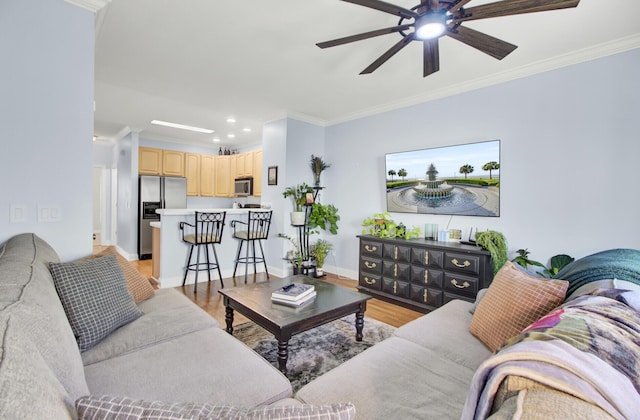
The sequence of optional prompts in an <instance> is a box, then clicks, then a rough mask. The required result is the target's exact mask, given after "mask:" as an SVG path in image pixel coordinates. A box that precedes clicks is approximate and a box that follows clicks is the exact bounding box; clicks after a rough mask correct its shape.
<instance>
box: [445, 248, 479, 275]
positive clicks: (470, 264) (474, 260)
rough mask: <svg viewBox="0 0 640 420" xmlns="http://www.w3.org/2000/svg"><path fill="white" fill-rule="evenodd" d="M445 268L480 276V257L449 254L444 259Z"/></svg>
mask: <svg viewBox="0 0 640 420" xmlns="http://www.w3.org/2000/svg"><path fill="white" fill-rule="evenodd" d="M444 268H445V269H446V270H453V271H461V272H465V273H469V274H475V275H478V274H480V257H479V256H477V255H467V254H456V253H453V252H447V254H446V255H445V257H444Z"/></svg>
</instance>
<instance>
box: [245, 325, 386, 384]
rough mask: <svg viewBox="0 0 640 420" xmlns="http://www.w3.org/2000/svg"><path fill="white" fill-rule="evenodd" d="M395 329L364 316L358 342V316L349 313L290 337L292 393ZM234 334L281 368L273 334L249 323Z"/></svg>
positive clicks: (288, 364)
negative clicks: (356, 325) (361, 334)
mask: <svg viewBox="0 0 640 420" xmlns="http://www.w3.org/2000/svg"><path fill="white" fill-rule="evenodd" d="M394 331H395V328H394V327H392V326H390V325H387V324H384V323H382V322H379V321H376V320H374V319H371V318H367V317H365V319H364V330H363V338H362V341H356V327H355V316H354V315H351V316H347V317H344V318H341V319H338V320H336V321H333V322H330V323H328V324H325V325H321V326H320V327H317V328H313V329H311V330H309V331H305V332H303V333H300V334H298V335H295V336H293V337H292V338H291V340H289V360H288V361H287V376H288V378H289V381H290V382H291V386H292V388H293V392H296V391H297V390H298V389H300V388H302V386H304V385H305V384H307V383H309V382H311V381H312V380H313V379H315V378H317V377H318V376H320V375H322V374H323V373H325V372H328V371H329V370H331V369H333V368H334V367H336V366H338V365H340V364H341V363H344V362H345V361H347V360H349V359H350V358H352V357H353V356H355V355H357V354H359V353H361V352H363V351H364V350H366V349H368V348H369V347H371V346H373V345H374V344H376V343H379V342H380V341H382V340H384V339H385V338H388V337H390V336H391V335H392V334H393V332H394ZM233 336H234V337H236V338H237V339H239V340H240V341H242V342H243V343H245V344H246V345H248V346H249V347H251V348H252V349H253V350H255V351H256V352H257V353H258V354H260V355H261V356H262V357H264V358H265V359H266V360H267V361H269V362H270V363H271V364H272V365H274V366H275V367H278V343H277V342H276V340H275V338H274V337H273V335H272V334H271V333H269V332H268V331H266V330H265V329H263V328H262V327H259V326H258V325H256V324H254V323H253V322H246V323H244V324H240V325H238V326H237V327H234V329H233Z"/></svg>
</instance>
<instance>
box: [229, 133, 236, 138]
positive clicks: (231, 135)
mask: <svg viewBox="0 0 640 420" xmlns="http://www.w3.org/2000/svg"><path fill="white" fill-rule="evenodd" d="M227 137H229V138H230V139H234V138H236V135H235V134H233V133H231V134H227Z"/></svg>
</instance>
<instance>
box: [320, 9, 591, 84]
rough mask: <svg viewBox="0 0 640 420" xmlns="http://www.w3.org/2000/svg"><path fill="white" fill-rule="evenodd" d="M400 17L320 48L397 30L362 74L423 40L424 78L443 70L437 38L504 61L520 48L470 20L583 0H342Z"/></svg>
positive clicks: (513, 13)
mask: <svg viewBox="0 0 640 420" xmlns="http://www.w3.org/2000/svg"><path fill="white" fill-rule="evenodd" d="M342 1H345V2H347V3H353V4H358V5H360V6H364V7H369V8H371V9H375V10H379V11H381V12H385V13H390V14H392V15H396V16H399V17H400V20H399V21H398V23H397V25H396V26H391V27H388V28H382V29H377V30H375V31H370V32H364V33H361V34H357V35H351V36H347V37H344V38H338V39H334V40H331V41H326V42H319V43H317V44H316V45H317V46H318V47H320V48H328V47H335V46H337V45H343V44H348V43H351V42H355V41H360V40H363V39H367V38H373V37H376V36H380V35H386V34H390V33H394V32H397V33H399V34H400V35H401V36H402V39H400V41H398V42H397V43H396V44H395V45H393V46H392V47H391V48H389V49H388V50H387V51H386V52H385V53H384V54H382V55H381V56H380V57H378V59H376V60H375V61H374V62H373V63H371V64H370V65H369V67H367V68H366V69H364V70H363V71H362V72H360V74H369V73H373V72H374V71H375V70H376V69H377V68H378V67H380V66H381V65H382V64H384V63H385V62H386V61H387V60H389V59H390V58H391V57H393V56H394V55H395V54H396V53H397V52H398V51H400V50H401V49H403V48H404V47H406V46H407V45H409V44H410V43H411V42H412V41H422V45H423V73H422V74H423V77H427V76H429V75H430V74H433V73H435V72H437V71H438V70H439V69H440V59H439V48H438V39H439V38H440V37H442V36H449V37H451V38H453V39H456V40H458V41H460V42H462V43H465V44H467V45H469V46H471V47H473V48H476V49H478V50H480V51H482V52H483V53H486V54H489V55H490V56H492V57H494V58H497V59H498V60H502V59H503V58H505V57H506V56H507V55H509V54H510V53H511V52H512V51H513V50H515V49H516V48H517V46H516V45H513V44H510V43H508V42H506V41H502V40H500V39H498V38H494V37H492V36H490V35H487V34H485V33H482V32H479V31H476V30H474V29H471V28H468V27H466V26H462V24H463V23H464V22H467V21H470V20H478V19H487V18H493V17H500V16H509V15H518V14H523V13H533V12H543V11H547V10H557V9H566V8H570V7H576V6H577V5H578V3H580V0H503V1H498V2H495V3H488V4H483V5H480V6H475V7H470V8H468V9H465V8H464V6H465V5H466V4H467V3H469V2H470V1H471V0H420V4H418V5H417V6H414V7H412V8H411V9H406V8H404V7H401V6H397V5H395V4H391V3H387V2H384V1H381V0H342Z"/></svg>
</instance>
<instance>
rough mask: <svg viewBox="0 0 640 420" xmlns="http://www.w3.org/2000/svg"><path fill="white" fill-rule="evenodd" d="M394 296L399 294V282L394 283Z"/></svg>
mask: <svg viewBox="0 0 640 420" xmlns="http://www.w3.org/2000/svg"><path fill="white" fill-rule="evenodd" d="M393 294H394V295H397V294H398V282H397V281H394V282H393Z"/></svg>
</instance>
